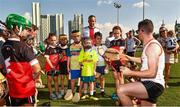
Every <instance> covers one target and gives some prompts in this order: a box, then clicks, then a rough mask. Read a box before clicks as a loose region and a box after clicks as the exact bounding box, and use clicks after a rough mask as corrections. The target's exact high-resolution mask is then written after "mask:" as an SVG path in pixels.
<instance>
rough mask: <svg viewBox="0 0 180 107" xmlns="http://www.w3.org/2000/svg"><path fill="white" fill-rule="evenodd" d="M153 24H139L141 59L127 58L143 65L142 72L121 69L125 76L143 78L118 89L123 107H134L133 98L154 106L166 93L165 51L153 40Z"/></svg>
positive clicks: (144, 21) (142, 103)
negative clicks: (164, 74) (141, 46)
mask: <svg viewBox="0 0 180 107" xmlns="http://www.w3.org/2000/svg"><path fill="white" fill-rule="evenodd" d="M153 29H154V26H153V23H152V21H151V20H149V19H145V20H143V21H141V22H139V24H138V34H139V38H140V39H141V40H142V41H143V46H144V48H143V52H142V55H141V58H135V57H130V56H127V55H126V57H127V59H129V60H130V61H134V62H137V63H141V65H142V67H141V69H140V71H131V70H130V69H128V68H126V67H121V68H120V71H122V72H123V74H124V75H125V76H134V77H139V78H141V81H138V82H133V83H127V84H122V85H120V86H119V87H118V89H117V92H118V93H117V94H118V97H119V101H120V103H121V104H122V106H132V105H133V103H132V100H131V98H132V97H135V98H138V99H140V101H141V103H140V104H141V106H153V105H154V104H156V101H157V98H158V97H159V96H160V95H161V94H162V93H163V91H164V76H163V70H164V63H165V62H164V59H165V58H164V51H163V49H162V47H161V45H160V43H159V42H158V41H157V40H155V39H154V38H153Z"/></svg>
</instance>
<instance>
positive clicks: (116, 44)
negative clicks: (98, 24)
mask: <svg viewBox="0 0 180 107" xmlns="http://www.w3.org/2000/svg"><path fill="white" fill-rule="evenodd" d="M112 30H113V34H114V37H115V39H114V40H112V41H111V42H110V48H114V49H116V50H118V51H119V52H123V51H124V49H125V40H124V39H123V38H122V30H121V28H120V27H119V26H115V27H113V29H112ZM111 65H112V67H113V68H114V69H113V70H114V72H113V74H114V79H115V84H116V89H117V88H118V87H119V86H120V85H121V84H124V78H123V74H122V72H121V71H120V66H123V65H124V63H123V62H122V61H120V60H116V61H112V63H111Z"/></svg>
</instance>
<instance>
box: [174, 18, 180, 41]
mask: <svg viewBox="0 0 180 107" xmlns="http://www.w3.org/2000/svg"><path fill="white" fill-rule="evenodd" d="M174 27H175V28H174V29H175V32H176V36H177V38H180V23H178V22H177V20H176V22H175V26H174Z"/></svg>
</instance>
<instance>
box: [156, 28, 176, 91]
mask: <svg viewBox="0 0 180 107" xmlns="http://www.w3.org/2000/svg"><path fill="white" fill-rule="evenodd" d="M167 32H168V29H167V28H166V27H164V26H161V27H160V28H159V37H158V38H157V40H158V41H159V42H160V44H161V45H162V47H163V49H164V52H165V87H166V88H169V86H168V81H169V76H170V69H171V64H174V54H173V52H169V51H168V50H167V49H166V45H167V43H166V38H167ZM178 47H179V45H178V44H177V45H176V50H177V49H178Z"/></svg>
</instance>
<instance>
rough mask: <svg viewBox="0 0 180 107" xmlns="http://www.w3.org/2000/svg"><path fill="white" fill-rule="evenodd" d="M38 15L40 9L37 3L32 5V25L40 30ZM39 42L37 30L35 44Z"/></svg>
mask: <svg viewBox="0 0 180 107" xmlns="http://www.w3.org/2000/svg"><path fill="white" fill-rule="evenodd" d="M40 14H41V8H40V3H39V2H33V3H32V23H33V24H34V25H36V26H37V27H38V28H40ZM39 41H40V31H39V30H38V32H37V36H36V38H35V43H39Z"/></svg>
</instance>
